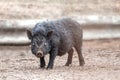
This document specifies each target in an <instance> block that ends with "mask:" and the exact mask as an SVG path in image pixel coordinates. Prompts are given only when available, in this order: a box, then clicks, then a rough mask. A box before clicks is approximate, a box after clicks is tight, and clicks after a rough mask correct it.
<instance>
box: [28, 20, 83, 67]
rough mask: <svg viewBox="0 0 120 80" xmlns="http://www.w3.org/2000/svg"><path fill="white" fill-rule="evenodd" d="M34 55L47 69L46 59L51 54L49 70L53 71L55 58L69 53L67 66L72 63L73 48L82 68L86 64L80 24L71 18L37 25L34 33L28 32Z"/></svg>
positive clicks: (41, 65) (33, 30)
mask: <svg viewBox="0 0 120 80" xmlns="http://www.w3.org/2000/svg"><path fill="white" fill-rule="evenodd" d="M27 35H28V38H29V39H30V40H31V51H32V53H33V54H34V55H35V56H36V57H38V58H40V67H41V68H44V67H45V60H44V57H45V55H46V54H50V57H49V63H48V66H47V69H52V68H53V65H54V60H55V57H56V56H57V55H58V56H62V55H64V54H65V53H68V59H67V62H66V64H65V65H66V66H69V64H71V63H72V56H73V52H74V50H73V47H74V48H75V49H76V51H77V53H78V58H79V64H80V66H83V65H84V64H85V62H84V58H83V56H82V37H83V32H82V29H81V27H80V24H79V23H78V22H76V21H74V20H72V19H70V18H63V19H59V20H53V21H45V22H41V23H37V24H36V25H35V27H34V28H33V29H32V31H29V30H27Z"/></svg>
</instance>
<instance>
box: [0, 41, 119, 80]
mask: <svg viewBox="0 0 120 80" xmlns="http://www.w3.org/2000/svg"><path fill="white" fill-rule="evenodd" d="M83 55H84V57H85V61H86V64H85V66H84V67H80V66H79V65H78V56H77V54H76V52H75V53H74V57H73V63H72V65H70V66H69V67H65V66H64V64H65V63H66V59H67V54H66V55H64V56H62V57H57V58H56V60H55V66H54V68H53V70H46V69H40V68H39V59H37V58H36V57H35V56H34V55H32V53H31V51H30V47H29V46H0V80H120V76H119V74H120V39H114V40H91V41H84V42H83ZM46 62H48V55H47V56H46Z"/></svg>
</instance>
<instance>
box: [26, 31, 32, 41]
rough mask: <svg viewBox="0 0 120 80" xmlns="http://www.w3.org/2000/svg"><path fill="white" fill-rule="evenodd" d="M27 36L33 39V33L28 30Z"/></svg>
mask: <svg viewBox="0 0 120 80" xmlns="http://www.w3.org/2000/svg"><path fill="white" fill-rule="evenodd" d="M27 36H28V38H29V39H30V40H31V39H32V33H31V31H30V30H27Z"/></svg>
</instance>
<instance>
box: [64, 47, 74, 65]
mask: <svg viewBox="0 0 120 80" xmlns="http://www.w3.org/2000/svg"><path fill="white" fill-rule="evenodd" d="M73 52H74V50H73V48H72V49H70V51H68V58H67V62H66V64H65V66H69V65H70V64H71V63H72V57H73Z"/></svg>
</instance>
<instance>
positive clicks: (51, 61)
mask: <svg viewBox="0 0 120 80" xmlns="http://www.w3.org/2000/svg"><path fill="white" fill-rule="evenodd" d="M57 53H58V48H53V49H52V50H51V51H50V57H49V63H48V66H47V69H52V68H53V66H54V60H55V57H56V55H57Z"/></svg>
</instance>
